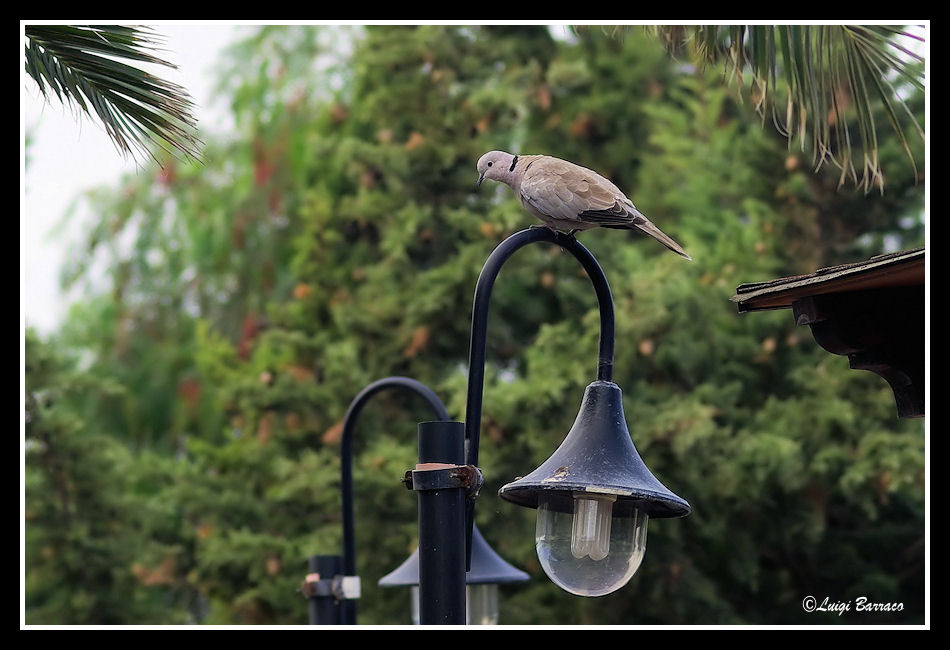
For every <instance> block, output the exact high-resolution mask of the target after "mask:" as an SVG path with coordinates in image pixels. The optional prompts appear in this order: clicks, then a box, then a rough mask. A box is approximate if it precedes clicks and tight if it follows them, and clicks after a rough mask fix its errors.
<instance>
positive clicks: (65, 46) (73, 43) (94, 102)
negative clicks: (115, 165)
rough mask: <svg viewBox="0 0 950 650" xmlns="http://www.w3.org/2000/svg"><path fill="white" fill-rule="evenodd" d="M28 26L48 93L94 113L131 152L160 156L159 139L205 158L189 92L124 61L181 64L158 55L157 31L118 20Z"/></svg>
mask: <svg viewBox="0 0 950 650" xmlns="http://www.w3.org/2000/svg"><path fill="white" fill-rule="evenodd" d="M25 33H26V37H27V39H28V42H27V44H26V71H27V74H29V75H30V77H32V78H33V80H34V81H36V83H37V85H38V86H39V88H40V91H41V92H42V93H43V96H44V97H46V98H47V99H49V97H50V92H52V94H55V95H56V97H57V98H58V99H59V100H60V101H61V102H63V103H69V102H72V103H74V104H75V105H76V106H78V107H79V108H80V109H81V110H82V111H84V112H85V113H87V114H88V115H90V116H92V115H93V114H95V116H96V117H98V119H99V121H100V122H101V123H102V125H103V126H104V127H105V130H106V133H107V134H108V135H109V137H110V138H111V139H112V141H113V142H114V143H115V145H116V147H117V148H118V149H119V150H120V151H121V152H123V153H124V154H130V153H134V152H140V153H146V154H148V155H151V156H152V157H153V158H155V154H154V153H153V149H152V147H151V146H152V145H154V146H157V147H160V148H161V149H164V150H165V151H167V152H169V153H172V154H175V153H176V152H177V153H178V154H183V155H184V156H186V157H189V158H192V159H198V158H199V147H200V144H201V142H200V140H199V139H198V138H197V136H196V135H195V132H196V121H195V118H194V117H193V115H192V108H193V104H192V102H191V99H190V97H189V96H188V93H187V91H185V89H184V88H182V87H181V86H179V85H177V84H174V83H171V82H168V81H165V80H163V79H161V78H159V77H156V76H155V75H152V74H150V73H148V72H145V71H143V70H141V69H139V68H137V67H135V66H133V65H129V64H128V63H125V62H124V61H134V62H141V63H147V64H158V65H164V66H168V67H172V68H174V67H175V66H174V65H172V64H171V63H168V62H167V61H164V60H162V59H161V58H159V57H157V56H155V55H153V54H151V51H152V50H154V49H156V48H155V46H156V44H157V39H156V35H155V34H154V33H153V32H150V31H147V30H145V29H143V28H138V27H123V26H118V25H109V26H92V25H85V26H72V25H32V26H27V27H26V29H25ZM156 160H157V158H156Z"/></svg>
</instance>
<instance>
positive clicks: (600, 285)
mask: <svg viewBox="0 0 950 650" xmlns="http://www.w3.org/2000/svg"><path fill="white" fill-rule="evenodd" d="M535 242H549V243H552V244H557V245H558V246H560V247H561V248H563V249H564V250H566V251H567V252H569V253H571V254H572V255H573V256H574V257H575V258H577V260H578V261H579V262H580V263H581V265H583V267H584V270H585V271H587V275H588V277H589V278H590V281H591V283H592V284H593V285H594V291H596V292H597V302H598V304H599V306H600V350H599V353H598V358H597V379H598V380H600V381H612V380H613V369H614V302H613V297H612V296H611V294H610V285H609V284H608V283H607V276H606V275H604V270H603V269H602V268H601V267H600V264H599V263H598V262H597V259H596V258H595V257H594V255H593V254H592V253H591V252H590V251H589V250H587V248H585V247H584V245H583V244H581V243H580V242H579V241H577V239H575V238H574V237H573V236H572V235H565V234H563V233H560V232H555V231H553V230H551V229H549V228H546V227H535V228H529V229H527V230H522V231H520V232H516V233H515V234H513V235H511V236H510V237H508V238H507V239H505V240H504V241H503V242H501V243H500V244H499V245H498V246H497V247H496V248H495V250H494V251H492V254H491V255H489V257H488V260H487V261H486V262H485V265H484V266H483V267H482V272H481V273H480V274H479V276H478V282H477V283H476V285H475V302H474V305H473V307H472V341H471V348H470V350H469V358H468V401H467V403H466V405H465V440H466V443H467V444H468V455H467V457H466V462H467V463H468V464H469V465H475V466H477V465H478V436H479V432H480V431H481V419H482V418H481V415H482V393H483V391H484V386H485V345H486V340H487V335H488V305H489V302H490V300H491V291H492V287H493V286H494V284H495V278H496V277H497V276H498V272H499V271H501V267H502V265H504V263H505V262H506V261H507V260H508V258H509V257H511V256H512V255H513V254H514V253H515V251H517V250H518V249H520V248H522V247H524V246H527V245H528V244H533V243H535Z"/></svg>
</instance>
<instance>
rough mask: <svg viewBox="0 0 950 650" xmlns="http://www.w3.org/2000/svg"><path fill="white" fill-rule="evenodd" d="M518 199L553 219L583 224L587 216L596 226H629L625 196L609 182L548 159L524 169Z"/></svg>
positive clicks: (535, 162) (562, 162)
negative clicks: (600, 224) (602, 222)
mask: <svg viewBox="0 0 950 650" xmlns="http://www.w3.org/2000/svg"><path fill="white" fill-rule="evenodd" d="M521 198H522V200H523V201H524V202H525V203H527V204H528V205H530V206H531V207H533V208H534V209H535V210H537V211H538V212H540V213H541V214H544V215H546V216H548V217H551V218H553V219H563V220H572V221H587V215H591V216H592V217H594V218H593V219H591V221H596V222H598V223H600V221H605V222H608V223H617V225H621V224H627V225H629V224H630V215H629V213H628V212H627V208H626V207H625V206H624V204H623V199H625V198H626V197H624V196H623V194H622V193H621V192H620V190H619V189H617V187H616V186H615V185H614V184H613V183H611V182H610V181H608V180H607V179H606V178H604V177H603V176H601V175H599V174H597V173H596V172H594V171H592V170H590V169H587V168H586V167H581V166H579V165H575V164H573V163H569V162H567V161H566V160H560V159H558V158H552V157H550V156H543V157H541V158H538V159H536V160H533V161H531V162H530V163H529V164H528V165H527V166H526V167H525V169H524V171H523V172H522V179H521ZM631 207H632V206H631ZM604 225H606V224H604Z"/></svg>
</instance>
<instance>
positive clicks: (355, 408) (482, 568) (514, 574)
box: [302, 377, 529, 625]
mask: <svg viewBox="0 0 950 650" xmlns="http://www.w3.org/2000/svg"><path fill="white" fill-rule="evenodd" d="M390 388H399V389H403V390H408V391H410V392H413V393H415V394H417V395H419V396H420V397H422V398H423V399H424V400H425V401H426V403H427V404H428V405H429V407H430V408H431V409H432V411H433V412H434V414H435V416H436V418H438V419H439V420H441V421H447V420H449V415H448V411H447V410H446V408H445V405H444V404H443V403H442V401H441V400H440V399H439V398H438V396H437V395H436V394H435V393H434V392H433V391H432V390H431V389H430V388H429V387H428V386H426V385H425V384H423V383H421V382H419V381H416V380H415V379H412V378H410V377H386V378H383V379H379V380H377V381H374V382H373V383H371V384H369V385H368V386H366V387H365V388H364V389H363V390H362V391H360V392H359V394H357V396H356V397H355V398H354V399H353V401H352V402H351V403H350V406H349V408H348V409H347V411H346V415H345V416H344V418H343V428H342V434H341V440H340V472H341V477H340V478H341V480H340V484H341V485H340V493H341V497H342V504H343V511H342V512H343V556H342V558H341V557H340V556H334V555H320V556H312V557H311V558H310V560H309V570H310V573H309V574H308V575H307V578H306V579H305V581H304V585H303V589H302V591H303V592H304V595H305V596H307V597H308V598H309V599H310V624H311V625H355V624H356V599H357V598H359V595H360V585H359V577H358V576H357V574H356V550H355V546H356V543H355V533H354V517H353V501H354V499H353V431H354V429H355V428H356V422H357V419H358V417H359V414H360V413H361V412H362V410H363V407H364V406H365V405H366V403H367V402H368V401H369V399H370V398H371V397H373V396H374V395H376V394H377V393H379V392H380V391H383V390H386V389H390ZM475 534H476V539H477V540H478V545H477V546H476V549H475V553H474V555H473V558H472V570H471V571H469V572H468V573H467V574H466V583H467V584H468V585H469V590H470V593H471V597H470V599H469V601H468V606H469V614H470V615H469V620H471V621H472V622H473V623H475V624H494V623H495V622H497V620H498V602H497V601H498V599H497V589H498V588H497V585H498V584H499V583H505V582H518V581H523V580H527V579H528V578H529V576H528V574H527V573H525V572H523V571H519V570H518V569H516V568H514V567H513V566H511V565H510V564H508V563H507V562H505V561H504V560H503V559H502V558H501V557H500V556H499V555H498V554H497V553H495V551H494V550H492V548H491V547H490V546H488V544H487V542H485V541H484V539H483V538H482V537H481V533H479V532H478V530H477V529H476V530H475ZM379 584H380V585H382V586H396V585H403V584H404V585H413V584H415V585H418V584H419V551H418V550H417V551H415V552H414V553H413V554H412V555H411V556H410V557H409V559H408V560H406V561H405V562H403V564H402V565H401V566H400V567H399V568H398V569H396V570H395V571H393V572H392V573H390V574H389V575H387V576H385V577H384V578H383V579H381V580H380V581H379ZM413 592H414V595H415V596H417V595H418V588H415V589H413ZM413 612H414V614H415V615H414V618H415V619H418V614H417V612H418V598H417V597H416V598H415V600H414V602H413Z"/></svg>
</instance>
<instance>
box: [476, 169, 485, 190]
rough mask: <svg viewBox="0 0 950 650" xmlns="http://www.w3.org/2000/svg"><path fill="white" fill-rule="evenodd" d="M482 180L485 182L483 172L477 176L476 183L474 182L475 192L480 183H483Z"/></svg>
mask: <svg viewBox="0 0 950 650" xmlns="http://www.w3.org/2000/svg"><path fill="white" fill-rule="evenodd" d="M483 180H485V174H484V172H483V173H481V174H479V175H478V181H476V183H475V189H476V190H477V189H478V188H479V187H481V186H482V181H483Z"/></svg>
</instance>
